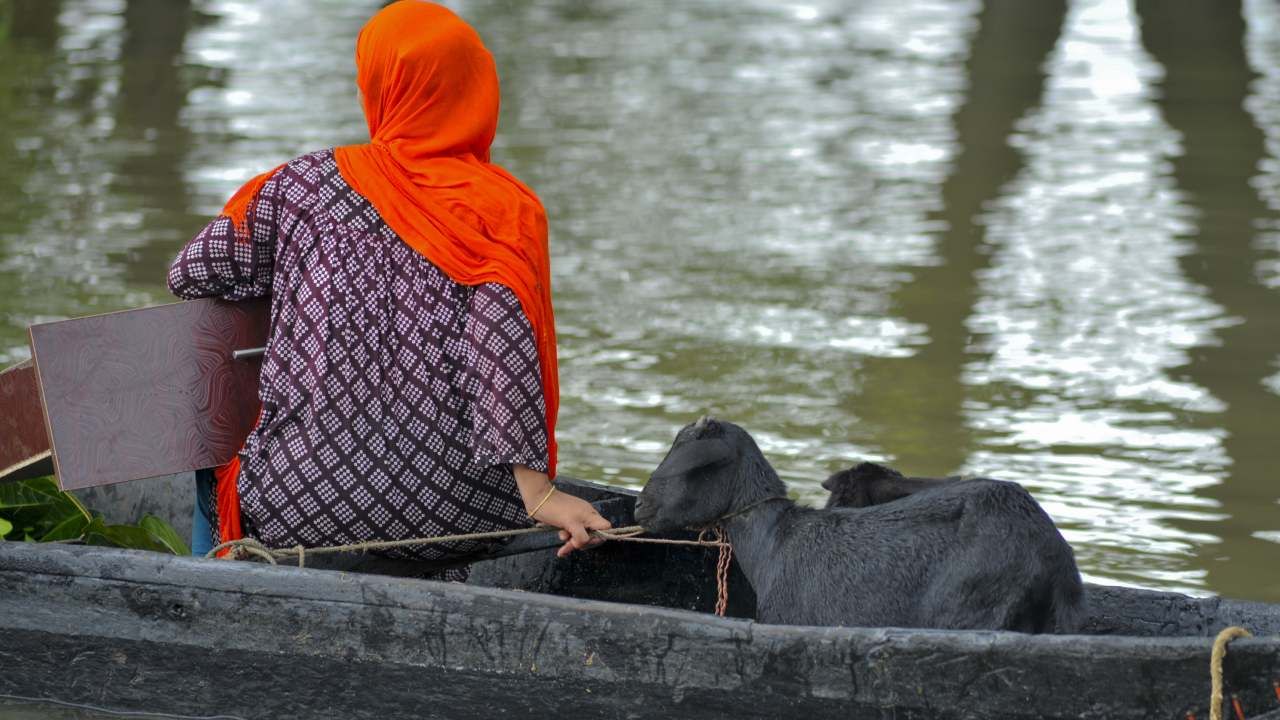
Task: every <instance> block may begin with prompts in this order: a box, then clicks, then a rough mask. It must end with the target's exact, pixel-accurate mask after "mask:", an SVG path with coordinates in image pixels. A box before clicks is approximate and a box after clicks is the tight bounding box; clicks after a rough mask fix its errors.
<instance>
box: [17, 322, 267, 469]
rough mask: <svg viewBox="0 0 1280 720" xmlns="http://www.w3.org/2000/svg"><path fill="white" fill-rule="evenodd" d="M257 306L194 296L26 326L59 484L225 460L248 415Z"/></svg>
mask: <svg viewBox="0 0 1280 720" xmlns="http://www.w3.org/2000/svg"><path fill="white" fill-rule="evenodd" d="M267 328H268V303H267V301H266V300H254V301H249V302H243V303H231V302H225V301H221V300H212V299H211V300H197V301H192V302H184V303H174V304H171V305H161V306H159V307H152V308H143V309H140V310H128V311H124V312H117V313H108V314H106V315H95V316H92V317H87V318H79V319H75V320H64V321H60V322H53V323H45V324H40V325H33V326H31V348H32V355H33V358H34V360H35V366H36V370H37V377H38V380H39V387H40V395H41V400H42V401H43V404H44V409H45V417H46V419H47V422H48V426H49V429H50V433H49V435H50V438H51V447H52V451H53V462H54V467H55V469H56V471H57V474H58V478H59V481H60V482H61V483H62V487H63V488H65V489H76V488H86V487H94V486H99V485H107V484H111V483H117V482H124V481H126V480H137V479H141V478H149V477H156V476H158V475H169V474H172V473H178V472H185V471H189V470H194V469H197V468H201V467H209V466H212V465H217V464H220V463H223V462H226V461H227V460H228V459H230V457H231V456H232V455H233V454H234V453H235V452H236V450H238V449H239V448H240V445H241V443H242V442H243V441H244V438H245V436H246V435H247V434H248V432H249V430H250V429H251V428H252V426H253V422H254V420H255V418H256V415H257V406H258V403H257V392H258V370H259V368H260V365H261V363H260V361H259V360H257V359H255V360H250V361H244V360H233V359H232V357H231V353H232V351H233V350H237V349H242V348H248V347H258V346H262V345H264V344H265V343H266V338H267Z"/></svg>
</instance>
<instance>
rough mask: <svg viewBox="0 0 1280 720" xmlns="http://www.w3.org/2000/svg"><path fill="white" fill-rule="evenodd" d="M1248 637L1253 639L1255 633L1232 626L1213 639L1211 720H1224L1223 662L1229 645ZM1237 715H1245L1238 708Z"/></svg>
mask: <svg viewBox="0 0 1280 720" xmlns="http://www.w3.org/2000/svg"><path fill="white" fill-rule="evenodd" d="M1247 637H1253V633H1251V632H1249V631H1248V630H1245V629H1244V628H1242V627H1240V626H1238V625H1232V626H1231V627H1229V628H1225V629H1223V631H1222V632H1220V633H1218V636H1217V637H1216V638H1214V639H1213V652H1212V653H1211V654H1210V655H1209V687H1210V689H1209V720H1222V661H1223V659H1224V658H1226V656H1227V643H1229V642H1231V641H1232V640H1235V639H1237V638H1247ZM1236 714H1237V715H1242V714H1243V713H1241V712H1240V710H1239V708H1237V709H1236Z"/></svg>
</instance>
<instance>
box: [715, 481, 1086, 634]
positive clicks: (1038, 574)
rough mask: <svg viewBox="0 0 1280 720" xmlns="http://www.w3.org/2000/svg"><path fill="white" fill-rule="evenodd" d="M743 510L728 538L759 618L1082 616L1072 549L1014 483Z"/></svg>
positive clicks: (1071, 620)
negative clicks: (880, 501)
mask: <svg viewBox="0 0 1280 720" xmlns="http://www.w3.org/2000/svg"><path fill="white" fill-rule="evenodd" d="M751 515H752V516H756V515H759V517H741V518H735V519H734V520H732V521H730V524H729V526H728V531H729V537H730V540H731V542H732V544H733V546H734V551H735V554H736V555H737V557H738V560H739V563H740V564H741V565H742V567H743V569H744V571H745V572H746V574H747V577H748V578H749V579H751V581H752V585H753V587H754V588H755V591H756V596H757V618H758V619H759V620H760V621H761V622H767V623H780V624H790V625H844V626H871V627H880V626H896V627H929V628H950V629H974V628H983V629H1000V630H1018V631H1022V632H1050V631H1055V630H1057V631H1066V630H1070V629H1072V628H1073V627H1074V626H1075V622H1076V617H1077V616H1078V615H1079V612H1080V604H1081V600H1082V592H1083V588H1082V584H1081V583H1080V578H1079V573H1078V572H1077V571H1076V569H1075V562H1074V559H1073V558H1072V554H1071V549H1070V547H1069V546H1068V545H1067V543H1066V541H1065V540H1063V538H1062V536H1061V535H1060V534H1059V533H1058V531H1057V529H1056V528H1055V527H1054V525H1053V522H1052V521H1051V520H1050V519H1049V517H1048V516H1047V515H1046V514H1045V513H1044V511H1043V510H1041V509H1040V506H1039V505H1038V504H1036V502H1035V500H1033V499H1032V498H1031V496H1030V495H1029V494H1028V493H1027V492H1026V490H1024V489H1023V488H1022V487H1021V486H1019V485H1016V484H1014V483H1008V482H1001V481H997V480H987V479H975V480H970V481H967V482H964V483H946V484H940V485H938V486H936V487H933V488H930V489H928V490H924V491H921V492H918V493H915V494H913V495H910V496H909V497H905V498H902V499H901V500H898V501H895V502H893V503H892V504H887V505H875V506H871V507H866V508H858V509H849V508H841V509H831V510H813V509H808V508H801V507H797V506H794V505H789V506H786V507H777V508H772V509H769V510H766V511H764V512H762V511H760V510H756V511H753V512H752V513H751ZM756 524H758V525H759V527H753V525H756Z"/></svg>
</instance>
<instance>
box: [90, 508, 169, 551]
mask: <svg viewBox="0 0 1280 720" xmlns="http://www.w3.org/2000/svg"><path fill="white" fill-rule="evenodd" d="M84 541H85V544H87V545H101V546H105V547H118V548H127V549H130V550H155V551H157V552H168V551H169V548H167V547H165V546H164V545H163V544H161V543H160V541H159V540H156V539H155V538H153V537H151V533H149V532H147V531H146V530H143V529H142V528H140V527H133V526H131V525H106V524H104V523H103V522H102V516H101V515H98V516H96V517H94V518H93V520H92V521H91V522H90V523H89V526H88V527H87V528H85V533H84Z"/></svg>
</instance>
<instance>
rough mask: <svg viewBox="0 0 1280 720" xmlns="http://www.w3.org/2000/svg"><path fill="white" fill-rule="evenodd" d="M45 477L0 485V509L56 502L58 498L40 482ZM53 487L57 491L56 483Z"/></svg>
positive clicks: (53, 503) (31, 506)
mask: <svg viewBox="0 0 1280 720" xmlns="http://www.w3.org/2000/svg"><path fill="white" fill-rule="evenodd" d="M46 479H48V478H36V479H35V480H23V481H22V482H16V483H5V484H3V485H0V510H21V509H24V508H36V507H44V506H47V505H56V504H58V502H59V499H58V498H57V497H56V496H54V495H52V494H50V493H49V492H48V488H47V487H46V486H45V484H44V483H43V482H40V481H42V480H46ZM53 489H54V490H55V491H57V489H58V488H57V485H54V488H53Z"/></svg>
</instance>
